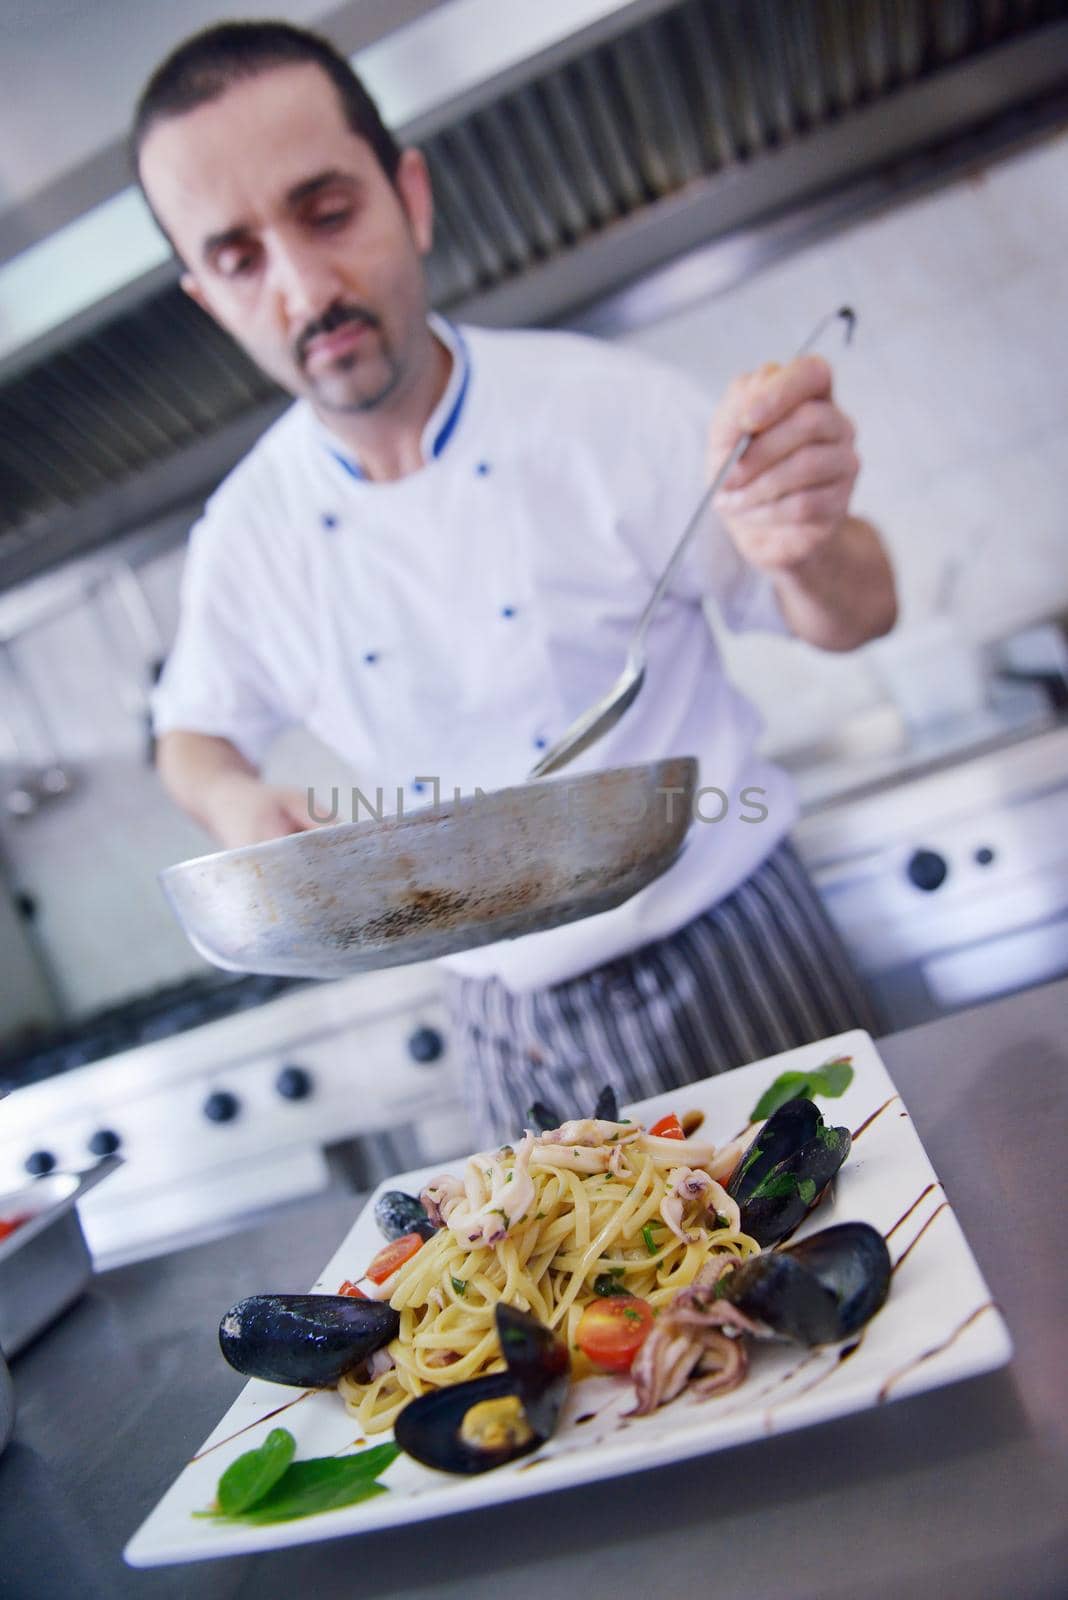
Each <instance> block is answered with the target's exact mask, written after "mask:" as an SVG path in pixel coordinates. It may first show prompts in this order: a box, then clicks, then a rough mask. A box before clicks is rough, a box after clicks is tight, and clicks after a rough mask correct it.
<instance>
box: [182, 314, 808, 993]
mask: <svg viewBox="0 0 1068 1600" xmlns="http://www.w3.org/2000/svg"><path fill="white" fill-rule="evenodd" d="M431 323H432V327H433V329H434V331H435V333H436V334H437V336H438V338H440V339H441V340H442V342H443V343H444V344H445V345H446V346H447V347H448V348H449V350H450V351H451V353H452V356H453V362H452V370H451V374H450V379H449V382H448V384H447V387H446V390H445V393H444V394H443V396H442V398H441V401H440V403H439V404H438V406H437V407H436V409H435V411H434V414H433V415H432V416H431V417H430V419H429V421H428V423H427V426H426V429H425V432H424V435H423V453H424V463H425V464H424V465H423V467H422V468H421V469H420V470H419V471H417V472H414V473H411V474H409V475H408V476H407V477H404V478H400V479H398V480H396V481H395V482H388V483H373V482H370V481H368V480H366V479H365V478H364V477H363V475H362V473H361V472H360V469H359V466H358V464H357V463H356V462H354V461H353V460H351V459H350V458H348V457H347V456H346V454H345V451H344V448H343V447H342V445H341V443H340V441H338V440H337V439H336V438H335V437H334V436H333V435H332V434H330V433H329V432H328V431H327V430H326V429H325V428H324V427H323V425H322V424H321V423H320V422H319V420H318V419H317V418H316V416H315V414H314V412H313V411H312V409H311V407H310V406H309V405H308V404H307V402H305V401H298V402H297V403H296V404H294V405H293V406H292V407H291V408H290V409H289V410H288V411H287V412H286V413H285V414H284V415H283V416H282V417H281V418H280V419H279V421H278V422H276V423H275V424H274V425H273V426H272V427H271V428H269V429H268V430H267V432H266V433H265V434H264V436H263V437H262V438H261V439H260V440H259V441H258V443H257V444H256V445H255V447H254V448H253V449H252V451H251V452H250V453H249V455H248V456H247V457H246V458H245V459H244V460H243V461H242V462H241V463H240V464H239V465H238V467H237V468H236V469H235V470H234V471H233V472H232V473H231V474H230V476H229V477H228V478H227V479H226V480H225V481H224V482H223V484H222V485H221V486H220V488H219V489H218V490H217V491H216V492H215V494H214V495H213V496H212V497H211V499H210V500H209V502H208V504H207V507H206V509H205V512H204V516H203V518H202V519H201V521H200V522H198V524H197V525H196V527H195V529H194V530H193V533H192V535H191V540H190V547H189V555H188V560H187V564H186V568H185V574H184V578H183V596H182V612H181V623H180V626H179V631H178V637H177V641H176V644H175V647H174V650H173V652H172V654H171V657H170V659H169V661H168V663H167V667H166V670H165V672H164V674H163V677H162V680H161V682H160V684H159V686H158V688H157V691H156V694H155V698H154V707H153V709H154V720H155V728H156V732H157V734H163V733H165V732H167V731H168V730H170V729H178V728H181V729H187V730H191V731H195V732H200V733H206V734H214V735H217V736H221V737H223V738H226V739H228V740H230V741H231V742H232V743H233V744H234V745H236V746H237V748H238V749H239V750H241V751H242V752H243V753H244V754H245V755H246V756H247V757H248V758H249V759H250V760H251V761H253V762H254V763H258V762H259V761H260V760H261V758H262V756H263V754H264V752H265V750H266V748H267V746H268V745H269V744H270V742H271V740H272V739H273V738H274V737H275V735H276V734H277V733H279V732H280V731H281V730H282V729H283V728H284V727H285V726H287V725H290V724H293V723H300V724H303V725H305V726H306V727H307V728H308V729H310V730H311V732H312V733H314V734H315V735H316V736H317V737H319V738H320V739H321V740H323V741H324V742H325V743H326V744H327V745H329V746H331V747H332V748H334V749H335V750H337V751H338V752H339V754H340V755H341V756H342V757H343V758H344V760H345V761H346V762H347V763H348V764H349V765H350V766H351V767H352V768H353V770H354V771H355V773H356V774H357V777H358V779H359V785H360V788H361V790H362V791H363V793H364V794H365V795H367V796H368V797H374V794H375V791H376V790H377V789H378V788H379V787H381V788H382V790H383V794H384V797H385V800H386V806H387V814H394V813H395V809H396V791H397V789H398V788H400V789H401V791H402V792H403V794H404V796H405V797H406V801H405V810H406V811H408V810H411V809H415V808H417V807H418V806H420V805H422V804H425V803H428V802H429V801H430V800H431V792H430V785H429V783H428V780H429V779H432V778H434V777H436V778H438V779H439V782H440V790H441V794H442V796H443V797H446V798H449V797H451V796H452V794H453V791H454V789H457V788H459V789H460V790H462V791H463V792H464V793H465V794H466V793H471V792H472V791H473V790H474V789H475V788H476V787H479V788H481V789H482V790H484V791H487V792H488V791H489V790H491V789H496V788H501V787H504V786H506V785H509V784H515V783H521V782H523V781H525V778H526V774H527V773H528V771H529V769H530V767H531V766H532V765H533V763H534V762H535V761H536V760H537V758H538V755H539V752H540V751H542V750H543V749H545V748H546V746H547V745H548V744H550V743H552V742H553V741H554V740H555V739H557V738H558V737H559V736H560V735H561V734H562V733H563V731H564V730H565V728H566V727H567V726H568V725H569V724H570V723H571V721H572V720H573V719H574V718H575V717H576V716H577V715H578V714H579V713H580V712H581V711H583V710H585V709H586V708H587V707H588V706H589V705H590V704H591V703H592V702H593V701H594V700H595V699H597V698H599V697H600V696H601V695H603V694H604V693H605V691H606V690H607V689H608V687H609V686H610V685H611V684H612V683H613V682H614V681H615V679H616V677H617V675H618V674H619V672H620V670H621V668H622V665H623V661H624V657H625V654H626V648H627V644H628V640H629V637H630V634H631V631H632V629H633V627H634V624H635V622H636V620H637V618H638V616H639V614H640V612H641V611H642V609H643V607H644V606H645V604H646V602H647V601H648V599H649V595H650V593H651V590H652V586H653V584H654V582H655V580H656V578H657V577H658V576H659V573H660V571H661V570H662V568H663V565H664V563H665V560H666V558H667V556H668V555H669V554H670V552H671V550H672V548H673V547H674V545H675V543H676V541H677V539H678V537H679V535H680V533H681V531H682V529H683V527H684V526H685V525H686V522H687V520H688V518H689V517H690V515H691V513H692V511H693V508H694V505H695V504H696V502H697V500H698V498H699V496H700V493H701V490H702V487H703V485H704V482H705V473H706V463H705V452H706V441H707V433H708V423H709V419H710V412H711V408H710V404H709V402H708V400H707V399H706V398H705V396H704V395H702V394H701V393H700V391H699V390H698V389H697V388H696V387H694V386H693V385H691V384H690V383H689V381H688V380H687V379H686V378H684V377H683V376H682V375H680V374H679V373H678V372H676V371H674V370H673V369H671V368H668V367H664V366H661V365H660V364H659V363H657V362H654V361H652V360H650V359H649V358H648V357H646V356H644V355H639V354H636V353H634V352H633V351H630V350H625V349H623V348H621V347H619V346H616V345H611V344H605V343H602V342H600V341H597V340H592V339H586V338H582V337H579V336H576V335H573V334H566V333H556V332H531V331H506V332H505V331H489V330H486V329H482V328H469V327H464V328H463V329H456V328H453V327H451V326H450V325H449V324H448V323H446V322H444V321H443V320H442V319H440V318H438V317H433V318H432V319H431ZM706 597H711V598H712V599H713V600H714V601H715V603H716V604H717V605H718V607H719V610H720V612H721V614H722V616H723V618H724V620H725V621H726V623H727V625H728V626H729V627H731V628H733V629H747V628H770V629H774V630H776V631H780V632H782V631H785V624H784V622H783V619H782V616H781V613H780V611H779V609H778V606H777V604H776V602H775V598H774V593H773V590H772V587H771V584H770V582H769V581H768V580H767V579H765V578H763V577H762V576H761V575H760V574H758V573H757V572H755V571H754V570H753V569H751V568H749V567H748V566H747V565H746V564H745V563H744V562H743V561H742V560H741V558H740V557H739V555H738V554H737V552H736V550H735V548H734V546H733V544H732V543H731V541H730V539H729V537H728V535H727V534H726V532H725V530H724V529H723V528H722V526H721V525H720V524H719V522H718V520H717V519H716V518H715V516H714V514H712V513H710V514H709V515H708V517H707V518H706V521H705V525H704V526H703V527H702V528H701V529H700V530H699V532H698V535H697V537H696V538H695V540H694V543H693V545H692V546H691V548H690V552H689V554H688V557H687V560H686V561H685V563H684V564H683V566H682V567H681V568H680V571H679V573H678V575H677V577H676V579H675V581H674V583H673V586H672V589H671V591H670V592H669V593H668V595H667V596H666V597H665V599H664V601H663V603H662V606H661V609H660V611H659V613H658V614H657V617H656V619H655V621H654V623H653V625H652V628H651V630H650V633H649V637H648V667H647V671H646V677H645V685H644V688H643V689H642V692H641V694H640V695H639V696H638V698H637V700H636V701H635V702H634V705H633V706H632V707H631V709H630V710H629V711H628V712H627V713H626V715H625V716H624V717H623V718H622V719H621V721H620V722H619V723H618V724H617V725H616V727H615V728H613V729H612V731H611V732H610V733H609V734H608V735H607V736H606V737H605V738H604V739H603V740H601V741H600V743H598V744H597V745H596V746H595V747H594V748H592V749H591V750H589V751H587V752H586V753H585V754H584V755H583V756H582V757H580V758H579V759H578V760H577V761H576V762H575V763H574V765H573V767H572V768H570V769H569V770H570V771H574V772H579V771H590V770H593V769H595V768H605V767H616V766H627V765H630V764H632V763H636V762H643V761H648V760H652V759H655V758H657V757H660V756H667V755H694V756H696V757H697V758H698V760H699V762H700V782H701V785H702V786H708V787H709V788H711V787H714V788H716V789H718V790H720V791H722V792H723V793H724V794H725V795H726V796H727V797H728V802H729V805H728V809H727V815H726V816H724V817H722V820H718V821H707V822H702V821H701V820H696V821H695V822H694V823H693V824H692V826H691V828H690V832H689V837H688V840H687V844H686V848H685V849H684V851H683V852H682V855H681V856H680V857H679V859H678V860H677V862H676V863H675V864H674V865H673V866H672V867H671V868H670V869H669V870H668V871H667V872H665V873H664V874H663V875H662V876H661V877H660V878H658V879H657V880H656V881H655V882H654V883H652V884H650V885H649V886H648V887H646V888H645V889H643V890H641V891H640V892H639V893H638V894H636V895H635V896H633V897H632V899H630V900H629V901H627V902H626V903H625V904H624V905H622V906H618V907H616V908H615V909H614V910H611V911H606V912H603V913H600V914H598V915H597V916H593V917H588V918H586V919H585V920H583V921H580V922H576V923H572V924H570V925H568V926H566V927H562V928H555V929H550V930H547V931H546V932H543V933H534V934H527V935H524V936H523V937H521V938H518V939H514V940H502V941H499V942H498V943H496V944H492V945H487V946H484V947H482V948H481V949H477V950H471V951H466V952H463V953H461V954H458V955H455V956H451V957H448V958H445V965H446V966H448V967H450V968H452V969H453V970H455V971H457V972H460V973H463V974H466V975H468V976H475V977H488V976H490V975H493V974H496V975H497V976H499V977H500V978H501V979H502V980H503V981H504V982H505V983H506V984H507V985H508V987H510V988H511V989H513V990H515V991H522V990H527V989H531V988H536V987H540V986H543V985H547V984H553V983H558V982H561V981H563V980H565V979H567V978H570V977H573V976H575V975H576V974H578V973H580V972H584V971H587V970H588V969H590V968H591V967H594V966H598V965H600V964H601V963H602V962H605V961H608V960H610V959H612V958H613V957H615V956H618V955H621V954H623V953H624V952H626V951H629V950H632V949H634V948H636V947H637V946H639V945H642V944H644V943H646V942H648V941H649V940H652V939H657V938H661V937H664V936H665V935H667V934H670V933H672V932H674V931H675V930H676V929H677V928H679V927H681V926H682V925H683V924H684V923H686V922H688V921H690V920H691V919H692V918H693V917H695V916H697V915H698V914H699V913H701V912H702V911H704V910H706V909H707V908H708V907H710V906H711V905H713V904H714V903H715V902H717V901H718V900H720V899H722V898H723V897H724V896H725V895H727V894H729V893H730V891H731V890H732V889H734V888H735V887H736V886H737V885H738V884H740V883H741V882H743V881H744V880H745V879H746V878H747V877H748V876H749V875H750V874H751V873H752V871H753V870H754V869H755V868H756V867H757V866H758V865H759V864H760V863H761V862H762V861H763V860H764V859H765V858H766V857H767V856H768V855H769V854H770V853H771V851H772V850H773V849H774V847H775V846H776V844H778V842H779V841H780V839H781V838H782V837H783V835H784V834H785V833H786V832H787V830H788V828H789V827H790V826H791V824H792V823H793V821H794V820H795V817H796V814H797V804H796V799H795V795H794V791H793V787H792V785H791V783H790V781H789V779H788V778H787V776H786V774H785V773H783V772H782V771H781V770H780V769H779V768H777V767H775V766H774V765H773V764H771V763H769V762H768V761H766V760H764V759H762V758H761V757H760V756H759V755H758V754H757V752H756V748H755V746H756V741H757V738H758V736H759V733H760V731H761V723H760V719H759V717H758V715H757V713H756V711H755V710H754V708H753V707H752V706H751V705H750V703H749V702H748V700H747V699H746V698H745V697H744V695H742V694H741V693H740V692H739V691H738V690H737V689H736V688H734V687H733V685H732V684H731V683H730V682H729V681H728V679H727V677H726V676H725V674H724V671H723V667H722V663H721V659H720V655H719V651H718V649H717V646H716V642H715V638H714V635H713V633H712V631H711V630H710V628H709V626H708V621H707V618H706V616H705V614H704V611H703V608H702V600H703V599H704V598H706ZM420 780H421V781H420ZM743 790H748V791H759V794H757V793H754V792H751V793H749V794H748V795H747V797H746V800H745V802H743V800H742V798H741V796H742V791H743ZM342 792H343V794H344V795H345V796H346V804H347V799H348V791H345V790H343V791H342ZM390 797H393V798H392V799H390ZM320 800H321V796H320ZM758 805H759V806H763V807H764V808H766V810H767V816H766V818H765V819H764V820H762V821H760V822H754V821H753V820H751V819H752V817H753V816H754V815H756V814H758V813H757V811H756V807H757V806H758ZM723 810H724V806H723V802H722V801H721V800H720V799H719V798H718V797H717V796H716V795H714V794H709V795H708V796H707V797H706V798H705V799H704V800H703V801H702V803H701V814H702V815H704V816H708V817H710V818H716V817H717V816H719V815H720V814H721V813H722V812H723ZM367 814H368V813H367V812H366V811H364V812H362V813H361V815H363V816H366V815H367ZM746 818H749V819H750V820H745V819H746ZM339 820H351V810H347V809H344V807H343V809H342V810H341V812H340V813H339Z"/></svg>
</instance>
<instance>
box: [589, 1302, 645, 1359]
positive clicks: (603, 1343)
mask: <svg viewBox="0 0 1068 1600" xmlns="http://www.w3.org/2000/svg"><path fill="white" fill-rule="evenodd" d="M652 1326H653V1312H652V1307H651V1306H650V1305H649V1302H648V1301H647V1300H640V1299H639V1298H638V1296H637V1295H634V1294H619V1295H612V1296H611V1297H610V1298H608V1299H603V1300H591V1301H590V1303H589V1305H588V1306H587V1307H586V1309H585V1311H584V1312H583V1313H582V1316H581V1318H580V1320H579V1325H578V1333H577V1334H576V1336H575V1337H576V1340H577V1343H578V1347H579V1349H580V1350H581V1351H582V1353H583V1355H584V1356H588V1357H589V1359H590V1360H591V1361H595V1362H596V1363H597V1365H598V1366H599V1367H607V1368H608V1369H609V1371H611V1372H628V1371H629V1370H630V1364H631V1362H632V1361H633V1360H634V1357H635V1356H636V1355H637V1354H638V1351H639V1350H640V1349H641V1347H642V1345H643V1344H644V1343H645V1341H646V1339H647V1338H648V1336H649V1332H650V1330H651V1328H652Z"/></svg>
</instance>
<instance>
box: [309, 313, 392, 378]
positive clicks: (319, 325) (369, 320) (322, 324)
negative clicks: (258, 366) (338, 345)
mask: <svg viewBox="0 0 1068 1600" xmlns="http://www.w3.org/2000/svg"><path fill="white" fill-rule="evenodd" d="M352 322H361V323H366V325H367V326H368V327H370V328H377V327H378V326H379V320H378V318H377V317H376V316H375V314H374V312H373V311H368V309H367V308H366V306H359V305H353V304H351V303H344V304H343V303H341V302H340V301H337V302H335V304H334V305H332V306H328V307H327V309H326V310H325V311H324V312H323V314H322V316H321V317H317V318H316V319H315V321H314V322H309V323H308V325H307V327H306V328H304V329H303V330H302V331H301V333H300V336H299V338H297V340H296V341H295V343H294V345H293V353H294V355H295V356H296V359H297V361H298V363H299V364H300V365H301V366H303V365H304V360H305V357H306V356H307V353H308V346H309V345H310V344H311V343H312V341H313V340H314V339H318V338H321V337H322V335H323V334H326V333H336V332H337V330H338V328H343V327H345V326H346V324H348V323H352Z"/></svg>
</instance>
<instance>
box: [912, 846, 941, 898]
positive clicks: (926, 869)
mask: <svg viewBox="0 0 1068 1600" xmlns="http://www.w3.org/2000/svg"><path fill="white" fill-rule="evenodd" d="M905 872H906V873H907V875H908V880H909V882H910V883H913V884H915V885H916V888H917V889H925V890H927V891H928V892H930V890H932V889H939V888H941V886H942V884H943V883H945V881H946V878H947V877H948V875H949V863H948V861H947V860H946V858H945V856H940V855H939V854H938V851H937V850H917V851H916V852H915V853H914V854H913V855H912V856H911V857H910V858H909V863H908V866H907V867H906V868H905Z"/></svg>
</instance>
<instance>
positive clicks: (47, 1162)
mask: <svg viewBox="0 0 1068 1600" xmlns="http://www.w3.org/2000/svg"><path fill="white" fill-rule="evenodd" d="M55 1164H56V1158H55V1156H54V1155H53V1154H52V1152H51V1150H35V1151H34V1152H33V1154H32V1155H28V1156H27V1157H26V1163H25V1165H26V1171H27V1172H28V1173H29V1174H30V1176H31V1177H34V1178H43V1177H44V1175H45V1173H46V1172H51V1171H52V1170H53V1168H54V1167H55Z"/></svg>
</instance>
